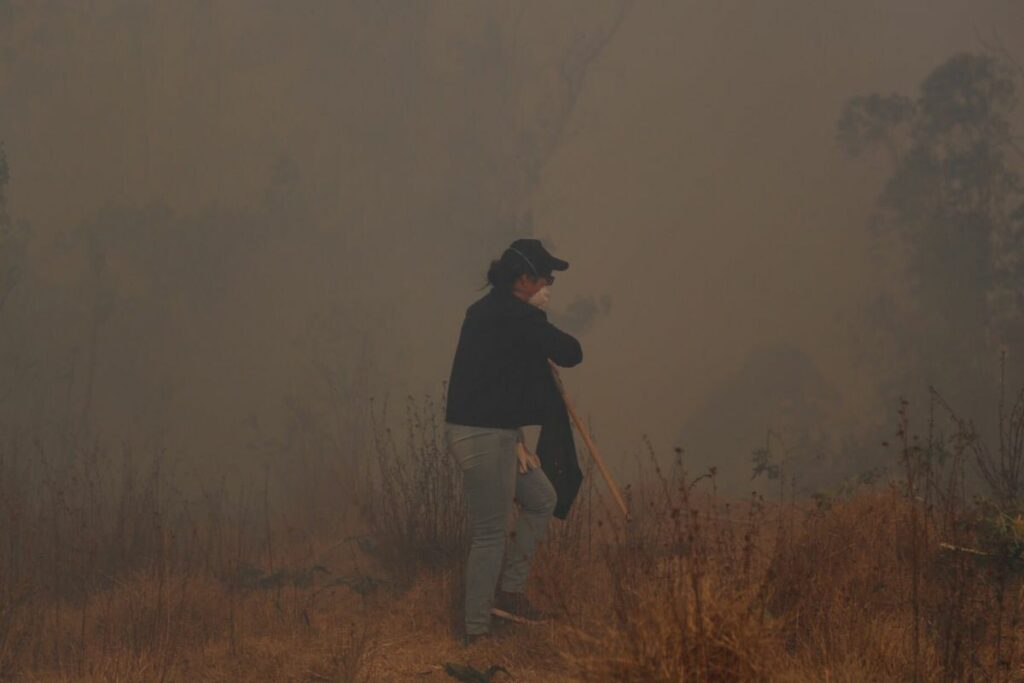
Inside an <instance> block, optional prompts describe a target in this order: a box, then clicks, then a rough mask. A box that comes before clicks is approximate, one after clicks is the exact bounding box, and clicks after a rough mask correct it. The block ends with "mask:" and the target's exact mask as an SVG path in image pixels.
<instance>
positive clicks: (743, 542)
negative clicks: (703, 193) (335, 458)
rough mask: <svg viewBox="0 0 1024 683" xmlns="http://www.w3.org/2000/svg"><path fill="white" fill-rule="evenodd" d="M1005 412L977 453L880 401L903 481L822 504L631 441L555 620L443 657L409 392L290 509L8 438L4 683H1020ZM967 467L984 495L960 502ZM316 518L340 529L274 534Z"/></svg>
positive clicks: (432, 432) (540, 584) (596, 501)
mask: <svg viewBox="0 0 1024 683" xmlns="http://www.w3.org/2000/svg"><path fill="white" fill-rule="evenodd" d="M1022 407H1024V404H1022V403H1021V400H1020V397H1018V401H1017V404H1016V405H1015V407H1014V409H1013V410H1011V411H1010V412H1009V414H1008V415H1004V416H1002V419H1001V420H1000V424H1001V432H1002V433H1001V436H1002V439H1001V445H1000V447H998V448H995V449H993V450H992V451H989V450H986V449H985V448H984V446H983V444H981V442H980V441H979V440H978V438H977V436H976V435H975V434H974V432H973V427H972V425H971V423H970V422H967V421H964V420H961V419H959V418H958V417H957V416H956V415H954V414H953V413H952V411H948V409H946V408H945V405H944V404H943V403H942V400H941V398H940V397H939V396H938V395H937V394H936V395H935V400H934V402H933V406H932V408H933V411H932V417H931V418H930V420H929V424H928V430H927V434H926V435H924V436H923V437H916V436H913V435H912V434H911V430H910V425H909V416H908V409H907V406H906V405H904V406H902V409H901V411H900V430H899V434H898V441H897V443H896V444H895V445H894V447H893V450H894V451H896V453H895V455H894V459H895V464H897V465H898V466H899V468H901V469H899V470H898V471H899V472H900V475H899V476H898V477H894V478H893V479H892V480H891V481H889V482H887V483H880V484H864V485H861V486H860V487H859V488H857V489H856V490H854V491H853V492H851V493H849V494H846V495H844V496H843V497H841V498H839V499H826V498H822V497H819V498H816V499H809V500H798V499H794V498H793V497H792V496H791V495H790V496H789V497H788V498H787V490H789V489H788V488H787V485H786V481H785V480H784V479H782V480H781V481H779V482H778V483H779V484H780V485H779V486H778V489H777V490H778V494H777V495H778V498H773V499H771V500H766V499H765V497H764V496H762V495H760V494H754V495H752V496H751V497H750V498H749V499H746V500H727V499H724V498H722V497H720V496H719V495H718V494H717V493H716V491H715V481H714V480H715V475H714V472H709V473H705V474H702V475H700V476H694V475H692V474H689V473H687V472H686V470H685V468H684V458H683V452H682V451H681V450H677V452H676V457H675V459H674V462H673V463H672V466H671V470H670V471H668V472H666V471H664V470H663V469H662V467H661V465H660V464H659V459H658V458H657V457H656V454H655V453H654V452H653V449H650V448H648V449H647V454H646V456H645V458H646V459H647V462H646V465H645V469H644V477H646V480H644V481H639V482H634V483H633V484H632V485H630V486H629V487H627V492H628V494H629V499H630V505H631V507H632V510H633V512H634V521H633V522H632V523H630V524H626V523H625V522H623V521H622V520H620V518H619V517H618V516H617V512H616V510H615V509H614V508H613V507H612V506H610V505H608V504H607V503H608V501H606V500H605V499H604V498H603V497H602V495H601V493H600V489H598V488H596V487H597V486H598V484H596V483H595V482H596V477H595V476H593V473H592V472H590V473H588V474H589V475H590V476H588V477H587V480H586V481H587V485H586V487H585V488H584V490H583V491H582V493H581V497H580V498H579V499H578V501H577V505H576V507H575V509H574V511H573V514H572V515H571V516H570V518H569V519H568V520H567V521H566V522H564V523H561V522H553V523H552V531H551V536H550V537H549V540H548V542H547V543H546V544H545V545H544V547H543V548H542V549H541V551H540V553H539V555H538V558H537V565H536V570H535V576H534V579H533V584H532V586H533V590H534V591H535V593H536V598H537V600H538V601H539V602H542V603H544V604H546V605H547V606H549V607H550V608H553V609H555V610H557V611H558V613H559V614H560V618H559V619H558V620H557V621H555V622H552V623H551V624H549V625H545V626H541V627H532V628H522V627H517V628H515V629H513V628H507V629H503V630H502V631H500V632H499V634H498V637H497V638H496V639H495V640H494V641H492V642H489V643H483V642H482V643H480V644H477V645H474V646H473V647H472V648H471V649H469V650H465V651H464V650H462V649H461V647H460V646H459V645H458V642H457V638H456V636H457V634H458V628H459V610H458V608H459V602H460V597H461V590H462V558H463V557H464V552H465V543H466V537H465V529H464V521H463V515H462V504H461V498H460V492H459V479H458V477H459V473H458V470H457V468H455V467H454V466H453V464H452V463H451V461H450V459H448V458H447V456H446V454H445V452H444V449H443V447H442V444H443V442H442V439H441V436H442V435H441V430H440V424H439V417H438V416H439V415H440V411H439V410H438V407H437V406H436V405H435V404H433V403H431V402H430V401H429V400H428V401H426V402H424V403H417V402H415V401H413V400H412V399H410V401H409V404H408V412H407V414H406V426H407V431H406V433H405V434H404V435H402V438H397V437H396V435H395V434H393V433H392V432H391V431H390V430H389V428H387V427H385V426H384V424H385V420H383V419H382V418H383V416H380V418H378V417H376V416H375V417H374V420H373V425H374V429H373V431H374V434H375V438H374V439H371V441H372V442H373V444H374V445H375V451H374V453H373V455H374V457H373V458H367V459H366V460H365V461H364V464H365V465H369V467H361V468H358V469H359V471H358V472H351V476H350V478H349V480H348V481H349V485H348V486H346V487H344V489H343V490H339V491H338V492H336V493H335V494H333V496H331V495H329V494H327V493H324V490H325V487H324V486H322V485H314V483H315V482H309V484H310V485H309V486H308V487H307V488H306V491H307V493H308V495H307V498H306V499H301V498H302V497H301V496H300V497H298V498H299V499H281V500H278V499H275V498H274V496H273V494H272V490H273V486H274V484H273V481H272V478H271V477H270V476H269V474H268V475H265V478H264V481H263V484H264V487H263V489H262V490H259V489H256V490H255V493H254V494H253V493H249V494H246V493H244V491H243V492H237V491H235V490H234V489H232V487H230V486H228V485H226V484H225V483H224V482H225V480H221V483H220V484H218V485H216V486H212V487H211V486H210V485H209V484H207V485H206V486H204V487H199V488H198V492H195V493H188V494H186V493H184V492H183V491H182V490H179V489H178V488H176V487H175V486H172V484H171V481H170V479H171V476H170V475H169V474H167V473H165V469H166V458H165V457H164V456H157V457H153V458H144V457H140V456H139V455H137V454H135V453H133V452H132V451H131V450H129V449H127V448H125V449H123V450H122V452H121V453H120V455H118V456H117V457H116V458H115V457H112V456H111V455H110V454H109V453H106V452H104V451H102V450H100V449H99V448H96V447H93V448H84V449H83V448H74V449H70V450H68V451H67V452H66V453H64V454H63V457H62V458H61V459H60V460H59V461H55V459H54V458H52V457H51V455H50V454H49V453H47V452H46V449H44V448H43V447H42V446H41V445H39V444H35V446H34V448H28V447H27V446H26V444H25V443H24V442H20V441H17V440H12V441H9V442H8V443H7V444H5V447H4V449H3V450H2V451H0V487H2V489H0V505H2V507H0V543H2V546H0V547H2V555H0V558H2V561H0V679H2V680H26V681H27V680H32V681H101V680H103V681H107V680H117V681H196V680H204V681H237V680H261V681H263V680H266V681H271V680H274V681H277V680H280V681H335V682H341V681H393V680H403V679H408V680H450V679H449V678H448V674H446V673H445V671H444V669H443V667H444V664H445V663H447V662H455V663H461V664H465V663H467V662H468V663H472V664H473V665H474V666H476V667H478V668H479V669H481V670H483V669H486V668H487V667H488V666H491V665H500V666H503V667H505V668H506V669H508V670H509V671H510V672H511V673H512V675H514V676H515V677H516V680H522V681H562V680H593V681H606V680H607V681H615V680H617V681H685V680H694V681H769V680H778V681H890V680H891V681H908V680H916V681H933V680H936V681H938V680H946V681H961V680H976V681H990V680H1007V681H1008V680H1018V679H1019V678H1020V676H1021V674H1022V659H1021V655H1022V653H1021V643H1020V637H1019V634H1020V618H1021V612H1020V607H1021V598H1022V595H1024V594H1022V588H1024V585H1022V582H1021V580H1020V576H1021V574H1020V565H1019V561H1020V556H1021V552H1022V549H1024V516H1022V515H1021V514H1020V511H1019V506H1018V505H1017V503H1016V501H1017V499H1018V496H1019V493H1020V492H1019V490H1018V489H1017V486H1018V483H1017V482H1018V481H1019V474H1020V467H1019V466H1020V463H1021V458H1020V451H1021V443H1020V433H1021V431H1022V429H1024V412H1022ZM935 410H945V411H946V413H945V414H947V415H948V416H949V417H950V418H951V421H950V422H949V424H950V425H951V426H952V429H951V430H950V435H949V436H944V435H943V434H942V433H941V432H942V430H940V429H939V428H938V427H937V426H936V420H935V418H934V412H935ZM761 455H762V464H764V458H765V457H769V458H770V454H767V455H766V454H761ZM972 463H978V464H980V465H982V467H981V468H980V470H981V473H982V475H984V476H983V477H982V478H981V481H986V482H988V484H990V485H991V486H990V488H989V489H988V490H989V491H990V492H991V495H989V496H988V497H973V496H969V495H968V494H967V491H968V489H969V488H970V485H969V482H968V480H969V478H970V474H969V472H970V468H969V465H971V464H972ZM772 472H773V473H774V474H775V475H776V476H782V472H781V470H777V469H776V470H772ZM291 498H295V496H292V497H291ZM313 509H315V510H317V514H316V515H311V514H309V510H313ZM303 511H305V513H304V512H303ZM354 511H355V512H354ZM356 513H358V514H356ZM332 516H333V517H334V518H336V519H348V520H351V519H358V520H361V522H360V523H359V526H353V525H352V523H351V522H346V524H345V525H344V526H347V527H349V528H331V527H325V528H320V529H317V528H313V529H310V528H305V529H301V528H295V526H294V525H293V524H292V520H296V519H317V518H319V519H323V518H330V517H332ZM502 675H503V674H498V677H497V678H496V679H495V680H501V676H502Z"/></svg>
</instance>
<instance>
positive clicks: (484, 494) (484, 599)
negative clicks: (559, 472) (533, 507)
mask: <svg viewBox="0 0 1024 683" xmlns="http://www.w3.org/2000/svg"><path fill="white" fill-rule="evenodd" d="M446 435H447V439H448V447H449V449H450V450H451V452H452V453H453V454H454V456H455V457H456V459H457V460H458V462H459V465H460V467H461V468H462V481H463V489H464V492H465V498H466V508H467V511H468V513H469V528H470V537H471V542H470V549H469V558H468V560H467V562H466V603H465V612H466V614H465V620H466V633H485V632H486V631H488V630H489V628H490V623H491V605H492V603H493V601H494V591H495V588H496V587H497V585H498V577H499V576H500V574H501V566H502V558H503V556H504V553H505V538H506V535H507V534H508V527H509V518H510V515H511V513H512V505H513V498H514V497H515V490H516V468H517V466H518V460H517V458H516V440H517V436H518V431H517V430H514V429H487V428H482V427H467V426H463V425H446Z"/></svg>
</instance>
